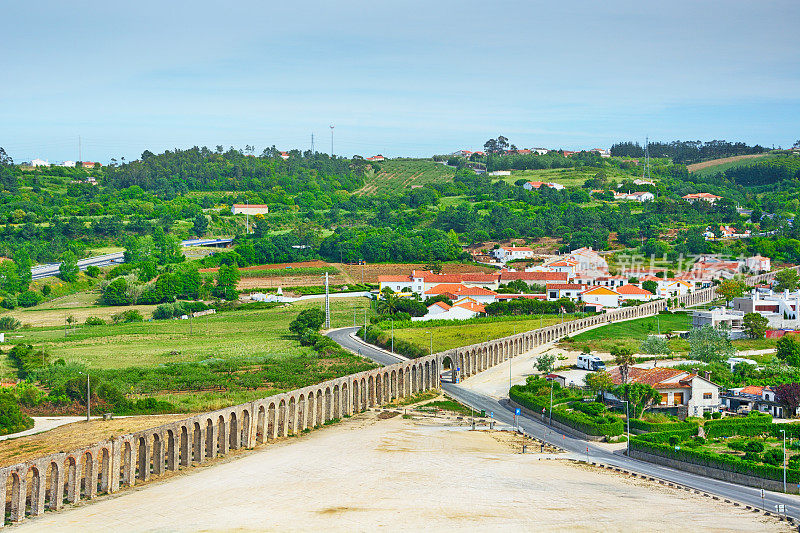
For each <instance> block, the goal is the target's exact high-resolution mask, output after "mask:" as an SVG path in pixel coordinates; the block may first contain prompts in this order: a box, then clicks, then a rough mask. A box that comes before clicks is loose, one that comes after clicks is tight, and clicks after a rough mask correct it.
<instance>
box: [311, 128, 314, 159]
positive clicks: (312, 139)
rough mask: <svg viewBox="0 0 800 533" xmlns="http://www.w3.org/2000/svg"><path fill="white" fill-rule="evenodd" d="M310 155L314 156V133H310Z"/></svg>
mask: <svg viewBox="0 0 800 533" xmlns="http://www.w3.org/2000/svg"><path fill="white" fill-rule="evenodd" d="M311 157H314V134H313V133H312V134H311Z"/></svg>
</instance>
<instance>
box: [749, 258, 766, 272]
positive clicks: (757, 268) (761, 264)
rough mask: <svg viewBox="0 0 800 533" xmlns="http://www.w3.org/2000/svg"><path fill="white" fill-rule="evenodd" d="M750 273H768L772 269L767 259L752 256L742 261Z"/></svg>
mask: <svg viewBox="0 0 800 533" xmlns="http://www.w3.org/2000/svg"><path fill="white" fill-rule="evenodd" d="M744 264H745V265H746V266H747V268H748V269H749V270H750V272H769V271H770V270H771V269H772V266H771V264H770V259H769V257H764V256H761V255H754V256H753V257H748V258H746V259H745V260H744Z"/></svg>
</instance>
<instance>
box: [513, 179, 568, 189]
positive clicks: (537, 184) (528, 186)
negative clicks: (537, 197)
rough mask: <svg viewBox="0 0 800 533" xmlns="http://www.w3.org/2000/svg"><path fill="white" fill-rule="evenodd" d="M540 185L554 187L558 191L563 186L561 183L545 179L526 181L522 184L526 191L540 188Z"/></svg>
mask: <svg viewBox="0 0 800 533" xmlns="http://www.w3.org/2000/svg"><path fill="white" fill-rule="evenodd" d="M542 187H545V188H548V187H549V188H551V189H555V190H557V191H560V190H561V189H563V188H564V186H563V185H561V184H560V183H553V182H545V181H528V182H526V183H523V184H522V188H523V189H525V190H526V191H532V190H534V189H541V188H542Z"/></svg>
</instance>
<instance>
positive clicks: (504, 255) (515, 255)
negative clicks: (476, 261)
mask: <svg viewBox="0 0 800 533" xmlns="http://www.w3.org/2000/svg"><path fill="white" fill-rule="evenodd" d="M492 255H493V256H494V257H495V258H497V259H498V260H500V261H513V260H514V259H530V258H532V257H533V248H530V247H528V246H506V247H502V246H501V247H500V248H495V249H494V250H492Z"/></svg>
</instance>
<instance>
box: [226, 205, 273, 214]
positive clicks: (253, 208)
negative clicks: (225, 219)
mask: <svg viewBox="0 0 800 533" xmlns="http://www.w3.org/2000/svg"><path fill="white" fill-rule="evenodd" d="M231 213H233V214H234V215H266V214H267V213H269V206H268V205H266V204H233V205H232V206H231Z"/></svg>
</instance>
